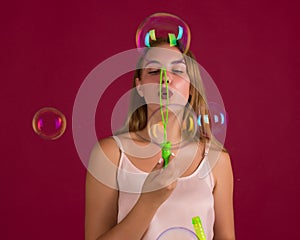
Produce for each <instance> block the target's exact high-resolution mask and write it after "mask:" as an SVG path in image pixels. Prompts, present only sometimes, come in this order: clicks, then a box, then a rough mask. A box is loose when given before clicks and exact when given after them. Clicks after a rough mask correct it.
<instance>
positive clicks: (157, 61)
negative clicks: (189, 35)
mask: <svg viewBox="0 0 300 240" xmlns="http://www.w3.org/2000/svg"><path fill="white" fill-rule="evenodd" d="M184 62H185V61H184V57H183V55H182V53H181V52H180V51H179V50H178V49H177V48H175V47H172V48H166V47H151V48H150V49H149V50H148V51H147V53H146V55H145V57H144V61H143V64H142V65H143V67H147V66H148V65H159V66H169V65H172V64H179V63H184Z"/></svg>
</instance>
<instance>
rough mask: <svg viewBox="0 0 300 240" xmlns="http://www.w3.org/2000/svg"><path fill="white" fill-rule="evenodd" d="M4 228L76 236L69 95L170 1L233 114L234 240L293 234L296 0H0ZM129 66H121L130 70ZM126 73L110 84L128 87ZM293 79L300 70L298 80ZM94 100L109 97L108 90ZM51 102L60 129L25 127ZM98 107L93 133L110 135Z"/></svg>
mask: <svg viewBox="0 0 300 240" xmlns="http://www.w3.org/2000/svg"><path fill="white" fill-rule="evenodd" d="M1 5H2V6H1V10H0V11H1V14H0V26H1V32H0V35H1V38H0V43H1V46H0V47H1V88H0V89H1V138H0V139H1V162H0V164H1V166H0V167H1V168H0V169H1V175H0V178H1V181H0V182H1V200H0V202H1V207H0V214H1V220H0V221H1V222H0V226H1V231H0V239H43V240H48V239H49V240H50V239H51V240H52V239H78V240H79V239H84V191H85V190H84V186H85V173H86V169H85V167H84V166H83V164H82V162H81V161H80V158H79V156H78V154H77V151H76V148H75V145H74V141H73V136H72V127H71V126H72V109H73V104H74V100H75V96H76V94H77V91H78V89H79V87H80V86H81V83H82V82H83V80H84V79H85V77H86V76H87V74H88V73H89V72H90V71H91V70H92V69H93V68H94V67H95V66H97V65H98V64H99V63H100V62H102V61H104V60H105V59H107V58H108V57H110V56H113V55H115V54H117V53H120V52H123V51H125V50H129V49H132V48H134V47H135V31H136V29H137V27H138V25H139V23H140V22H141V21H142V20H143V19H144V18H145V17H147V16H149V15H150V14H152V13H155V12H169V13H172V14H175V15H177V16H179V17H180V18H182V19H184V20H185V21H186V22H187V23H188V24H189V26H190V29H191V34H192V41H191V50H192V51H193V52H194V54H195V55H196V57H197V60H198V62H199V63H200V64H201V65H202V66H203V67H204V68H205V69H206V70H207V71H208V73H209V74H210V75H211V76H212V78H213V79H214V81H215V83H216V84H217V86H218V89H219V90H220V92H221V95H222V97H223V100H224V104H225V107H226V111H227V113H228V116H229V125H228V132H227V137H226V142H225V147H226V148H227V149H228V150H229V152H230V156H231V159H232V165H233V171H234V176H235V180H234V183H235V192H234V207H235V226H236V237H237V239H243V240H247V239H275V238H282V239H297V233H298V220H299V214H300V207H299V199H298V198H297V197H298V196H297V195H299V189H300V188H299V187H300V185H299V177H298V174H299V154H298V152H297V150H298V149H299V143H298V135H299V133H300V131H299V130H300V128H299V120H300V111H299V109H300V108H299V103H300V99H299V90H298V88H297V87H298V86H299V84H298V82H299V81H298V80H299V79H296V76H297V75H298V74H299V54H297V53H299V24H298V23H299V17H298V15H299V13H298V9H299V6H297V4H296V1H273V2H270V1H265V0H263V1H258V0H254V1H209V0H203V1H202V0H201V1H196V0H195V1H192V0H184V1H183V0H173V1H163V0H152V1H141V0H140V1H136V0H132V1H115V0H112V1H66V0H63V1H56V0H55V1H34V0H29V1H7V2H5V3H4V2H3V3H2V4H1ZM126 76H127V75H126ZM128 77H130V79H127V78H126V79H127V80H126V79H125V80H124V81H118V82H116V83H115V85H114V86H113V87H111V88H110V89H111V90H114V89H116V93H117V94H120V92H119V91H120V89H128V88H130V85H131V81H132V79H131V76H128ZM296 80H297V81H296ZM104 99H105V100H103V101H102V103H101V104H103V106H107V107H108V108H110V107H112V106H111V104H110V97H109V95H108V97H106V98H104ZM46 106H51V107H55V108H57V109H59V110H60V111H61V112H63V113H64V115H65V116H66V119H67V127H66V131H65V133H64V134H63V135H62V136H61V137H60V138H59V139H57V140H53V141H51V140H44V139H42V138H40V137H39V136H37V135H36V134H35V133H34V131H33V129H32V126H31V122H32V118H33V116H34V114H35V113H36V112H37V111H38V110H39V109H41V108H43V107H46ZM109 114H111V111H110V110H105V111H104V110H103V112H101V113H100V115H97V129H98V131H99V134H100V137H104V136H107V135H109V134H110V131H109V129H107V128H104V127H103V128H102V127H101V126H102V125H101V124H102V123H101V121H102V122H103V124H104V122H107V121H109V120H110V116H109Z"/></svg>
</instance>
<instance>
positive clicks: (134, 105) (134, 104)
mask: <svg viewBox="0 0 300 240" xmlns="http://www.w3.org/2000/svg"><path fill="white" fill-rule="evenodd" d="M164 43H169V42H168V40H166V39H157V40H156V41H153V42H151V47H157V46H159V45H162V44H164ZM175 47H177V48H178V49H179V50H180V52H183V50H182V48H181V46H180V44H178V45H176V46H175ZM149 49H150V48H148V49H146V50H145V53H144V55H143V56H145V54H146V53H147V51H148V50H149ZM143 56H142V57H141V58H140V59H139V61H138V63H137V67H136V70H135V71H134V78H133V88H134V89H133V91H132V93H131V98H130V105H129V112H128V116H127V121H126V123H125V126H124V128H122V130H120V131H118V133H122V132H128V131H129V132H137V131H140V130H143V129H144V128H145V127H146V126H147V120H148V116H147V104H146V102H145V100H144V98H143V97H141V96H140V95H139V94H138V92H137V90H136V89H135V88H136V83H135V79H136V78H139V79H141V71H142V63H143V60H144V58H143ZM183 57H184V59H185V62H186V67H187V74H188V76H189V79H190V96H189V100H188V103H187V109H190V108H192V109H193V111H194V112H195V114H196V115H197V116H198V115H201V116H204V115H207V116H209V121H208V122H211V121H210V120H211V119H210V114H209V110H208V105H207V101H206V96H205V91H204V87H203V82H202V79H201V76H200V70H199V66H198V63H197V61H196V59H195V56H194V55H193V54H192V53H191V52H190V51H188V52H187V53H186V54H184V55H183ZM195 138H196V139H195V140H200V141H202V142H208V141H210V140H212V139H213V138H212V135H211V126H210V124H209V123H207V121H206V122H205V121H204V118H203V117H202V118H201V126H199V127H198V129H197V134H196V137H195Z"/></svg>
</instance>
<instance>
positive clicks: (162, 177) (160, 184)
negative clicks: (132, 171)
mask: <svg viewBox="0 0 300 240" xmlns="http://www.w3.org/2000/svg"><path fill="white" fill-rule="evenodd" d="M172 157H173V156H171V157H170V160H171V158H172ZM163 165H164V161H163V159H160V160H159V162H158V163H157V164H156V165H155V167H154V168H153V169H152V171H151V172H150V173H149V175H148V176H147V178H146V180H145V182H144V185H143V189H142V194H141V196H140V198H139V201H141V202H142V203H143V204H146V205H148V207H151V208H153V207H154V208H155V209H157V208H159V206H160V205H161V204H162V203H163V202H164V201H166V200H167V199H168V198H169V196H170V195H171V193H172V192H173V190H174V189H175V188H176V185H177V178H178V175H179V172H178V171H177V170H176V168H175V161H171V162H170V164H168V166H167V167H163Z"/></svg>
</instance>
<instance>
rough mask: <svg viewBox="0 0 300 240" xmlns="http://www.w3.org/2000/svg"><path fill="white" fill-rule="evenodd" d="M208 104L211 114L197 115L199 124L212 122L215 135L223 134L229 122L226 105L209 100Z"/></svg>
mask: <svg viewBox="0 0 300 240" xmlns="http://www.w3.org/2000/svg"><path fill="white" fill-rule="evenodd" d="M208 106H209V114H204V115H198V116H197V124H198V126H202V125H203V124H210V125H211V130H212V134H213V135H214V136H215V137H218V135H223V134H224V132H226V128H227V124H228V116H227V114H226V111H225V109H224V107H221V105H219V104H217V103H215V102H209V103H208Z"/></svg>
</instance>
